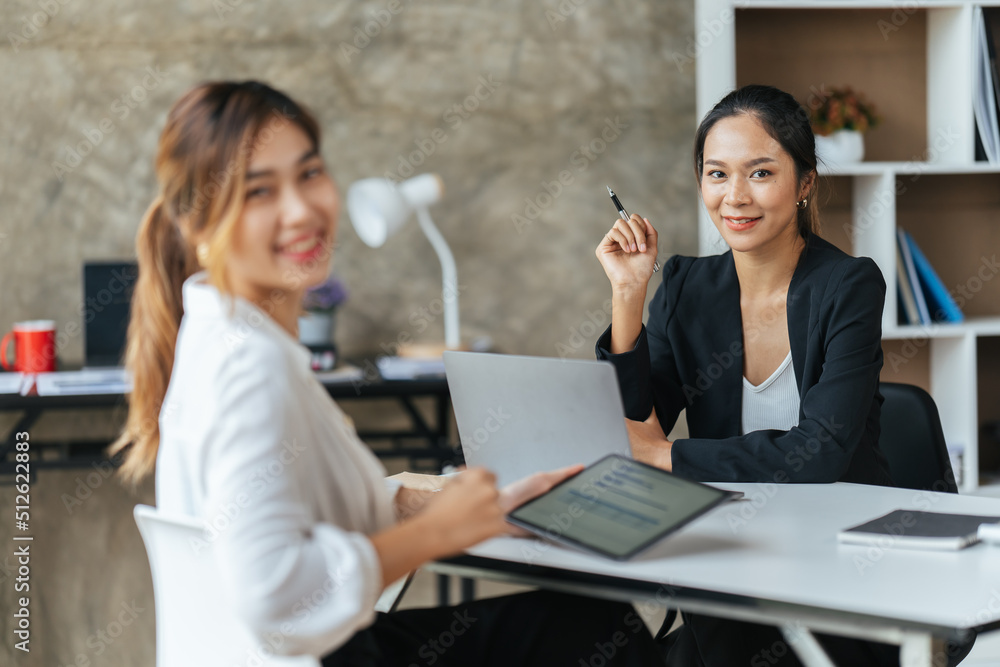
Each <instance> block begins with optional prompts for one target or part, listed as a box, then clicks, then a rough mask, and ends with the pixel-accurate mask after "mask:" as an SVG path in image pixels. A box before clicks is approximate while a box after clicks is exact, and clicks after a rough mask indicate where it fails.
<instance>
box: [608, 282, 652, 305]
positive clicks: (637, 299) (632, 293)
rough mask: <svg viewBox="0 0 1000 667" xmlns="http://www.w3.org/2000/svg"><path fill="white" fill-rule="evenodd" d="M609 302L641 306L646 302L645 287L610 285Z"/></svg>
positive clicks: (638, 285)
mask: <svg viewBox="0 0 1000 667" xmlns="http://www.w3.org/2000/svg"><path fill="white" fill-rule="evenodd" d="M611 300H612V301H620V302H621V303H622V304H630V303H638V304H639V305H640V306H641V305H642V304H644V303H645V302H646V285H645V284H636V283H631V284H624V285H612V286H611Z"/></svg>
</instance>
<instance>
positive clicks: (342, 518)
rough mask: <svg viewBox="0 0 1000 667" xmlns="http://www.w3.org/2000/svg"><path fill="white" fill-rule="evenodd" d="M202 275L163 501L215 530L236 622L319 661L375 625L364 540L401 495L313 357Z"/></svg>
mask: <svg viewBox="0 0 1000 667" xmlns="http://www.w3.org/2000/svg"><path fill="white" fill-rule="evenodd" d="M205 277H206V274H205V272H200V273H197V274H195V275H193V276H191V277H190V278H189V279H188V280H186V281H185V283H184V287H183V297H184V317H183V319H182V320H181V326H180V331H179V333H178V336H177V345H176V353H175V357H174V366H173V372H172V374H171V376H170V385H169V388H168V390H167V394H166V397H165V399H164V401H163V405H162V407H161V410H160V419H159V424H160V447H159V452H158V454H157V459H156V504H157V506H158V507H159V508H160V509H161V510H164V511H166V512H171V513H181V514H185V515H190V516H195V517H200V518H202V519H203V520H205V521H206V523H207V524H208V533H207V538H206V541H207V543H208V544H209V546H210V548H212V549H213V551H214V554H215V558H216V561H217V562H218V564H219V575H220V577H221V578H222V580H223V583H224V588H225V590H226V591H227V593H228V600H227V602H228V605H229V610H228V611H229V613H233V614H237V615H238V616H239V617H241V618H242V619H243V620H244V621H245V622H246V623H247V624H248V626H249V627H250V628H251V630H253V631H254V632H256V633H258V635H260V636H264V634H265V633H274V632H280V633H281V635H282V636H283V637H284V639H285V641H284V642H283V644H282V645H281V647H280V648H279V649H278V650H279V652H281V653H295V654H298V653H307V654H311V655H313V656H316V657H320V656H322V655H325V654H326V653H329V652H330V651H332V650H334V649H335V648H337V647H339V646H340V645H341V644H343V643H345V642H346V641H347V640H348V639H349V638H350V637H351V635H353V634H354V633H355V632H356V631H357V630H359V629H361V628H363V627H365V626H367V625H369V624H370V623H371V622H372V620H373V619H374V611H373V607H374V604H375V601H376V599H377V598H378V596H379V594H380V593H381V588H382V585H383V584H382V577H381V569H380V564H379V561H378V557H377V555H376V552H375V549H374V547H373V546H372V544H371V542H370V541H369V539H368V538H367V537H366V536H367V535H371V534H372V533H374V532H376V531H378V530H380V529H382V528H385V527H387V526H389V525H391V524H393V523H394V522H395V515H394V510H393V503H392V496H393V494H394V492H395V491H396V490H398V485H394V484H391V483H387V482H386V480H385V479H384V475H385V469H384V468H383V467H382V464H381V463H380V462H379V461H378V459H377V458H375V456H374V455H373V454H372V453H371V451H370V450H369V449H368V447H366V446H365V445H364V444H363V443H362V442H361V441H360V440H359V439H358V437H357V434H356V433H355V431H354V429H353V427H352V426H350V425H349V424H348V422H347V421H346V419H345V417H344V415H343V413H342V412H341V411H340V408H339V407H338V406H337V405H336V404H335V403H334V402H333V401H332V400H331V399H330V396H329V394H328V393H327V392H326V390H325V389H324V388H323V386H322V385H321V384H320V383H319V382H318V381H317V380H316V378H315V377H314V375H313V373H312V371H311V370H310V367H309V352H308V350H307V349H306V348H305V347H304V346H303V345H302V344H300V343H299V342H298V341H297V340H295V339H294V338H292V336H290V335H289V334H288V333H287V332H286V331H285V330H284V329H282V328H281V327H280V326H279V325H278V324H277V323H276V322H275V321H274V320H272V319H271V318H270V317H269V316H267V315H266V314H265V313H264V311H262V310H260V309H259V308H258V307H257V306H256V305H254V304H252V303H250V302H249V301H247V300H245V299H242V298H239V297H237V298H236V299H235V300H234V301H230V300H229V299H227V298H224V297H223V296H222V295H220V293H219V292H218V291H217V290H216V289H215V288H214V287H212V286H211V285H209V284H208V283H207V282H205ZM230 304H233V305H234V306H235V310H234V311H233V312H232V315H231V316H230V310H229V306H230Z"/></svg>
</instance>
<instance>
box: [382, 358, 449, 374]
mask: <svg viewBox="0 0 1000 667" xmlns="http://www.w3.org/2000/svg"><path fill="white" fill-rule="evenodd" d="M376 363H377V364H378V372H379V373H381V374H382V377H383V379H386V380H416V379H418V378H425V377H433V378H437V377H444V359H440V358H434V359H420V358H410V357H380V358H379V360H378V361H377V362H376Z"/></svg>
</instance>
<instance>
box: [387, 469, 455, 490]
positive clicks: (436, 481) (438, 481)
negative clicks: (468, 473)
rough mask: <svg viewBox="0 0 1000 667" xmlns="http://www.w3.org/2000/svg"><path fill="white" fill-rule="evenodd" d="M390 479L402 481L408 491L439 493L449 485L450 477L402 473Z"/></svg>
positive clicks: (391, 476)
mask: <svg viewBox="0 0 1000 667" xmlns="http://www.w3.org/2000/svg"><path fill="white" fill-rule="evenodd" d="M389 479H395V480H398V481H400V482H401V483H402V484H403V486H405V487H406V488H408V489H419V490H421V491H437V490H438V489H441V488H444V485H445V484H447V483H448V475H422V474H420V473H416V472H401V473H398V474H395V475H390V476H389Z"/></svg>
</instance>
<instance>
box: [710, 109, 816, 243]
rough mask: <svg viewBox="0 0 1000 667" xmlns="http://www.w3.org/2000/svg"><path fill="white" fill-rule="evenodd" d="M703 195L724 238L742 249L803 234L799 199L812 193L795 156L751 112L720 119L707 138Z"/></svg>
mask: <svg viewBox="0 0 1000 667" xmlns="http://www.w3.org/2000/svg"><path fill="white" fill-rule="evenodd" d="M703 156H704V160H703V166H702V170H701V174H700V180H701V197H702V201H704V202H705V208H706V209H707V210H708V213H709V215H710V216H711V218H712V222H714V223H715V226H716V228H717V229H718V230H719V233H720V234H722V238H723V239H725V241H726V243H727V244H729V247H730V248H732V249H733V250H734V251H737V252H749V251H756V250H762V249H766V248H768V247H770V246H772V245H773V244H774V243H776V242H777V243H785V242H787V241H789V240H794V238H795V236H796V235H798V226H797V212H798V209H797V207H796V202H798V201H799V200H800V199H802V198H803V197H804V196H806V194H807V193H808V191H809V186H810V185H811V182H812V175H811V174H810V175H809V176H808V177H807V178H806V179H804V181H803V182H802V183H800V182H799V177H798V175H797V174H796V172H795V163H794V161H793V160H792V156H791V155H789V154H788V152H787V151H785V150H784V149H783V148H782V147H781V144H780V143H779V142H778V140H777V139H775V138H774V137H772V136H771V135H770V134H768V132H767V130H765V129H764V126H763V125H761V123H760V121H758V120H757V119H756V118H755V117H753V116H751V115H748V114H740V115H738V116H730V117H728V118H723V119H722V120H720V121H718V122H717V123H716V124H715V125H714V126H713V127H712V129H711V130H709V132H708V135H707V136H706V137H705V148H704V152H703Z"/></svg>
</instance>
